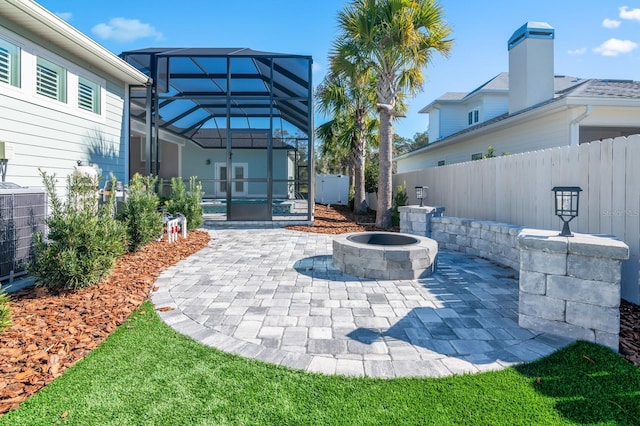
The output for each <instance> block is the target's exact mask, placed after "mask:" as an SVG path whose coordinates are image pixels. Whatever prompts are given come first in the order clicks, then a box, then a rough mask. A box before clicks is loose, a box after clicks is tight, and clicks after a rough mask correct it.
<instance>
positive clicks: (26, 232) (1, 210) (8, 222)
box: [0, 182, 47, 281]
mask: <svg viewBox="0 0 640 426" xmlns="http://www.w3.org/2000/svg"><path fill="white" fill-rule="evenodd" d="M46 217H47V196H46V194H45V192H44V191H43V190H40V189H33V188H25V187H21V186H18V185H16V184H14V183H10V182H0V281H5V280H7V279H9V280H10V279H12V278H14V277H16V276H20V275H24V274H26V273H27V271H26V265H27V263H28V262H29V261H30V260H31V259H32V256H33V234H34V233H35V232H44V231H45V220H46Z"/></svg>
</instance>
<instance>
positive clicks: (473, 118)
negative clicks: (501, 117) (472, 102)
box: [467, 108, 480, 126]
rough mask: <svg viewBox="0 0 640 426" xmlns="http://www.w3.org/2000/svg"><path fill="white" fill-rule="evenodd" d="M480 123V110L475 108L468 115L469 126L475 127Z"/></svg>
mask: <svg viewBox="0 0 640 426" xmlns="http://www.w3.org/2000/svg"><path fill="white" fill-rule="evenodd" d="M479 121H480V110H479V109H478V108H474V109H472V110H470V111H469V112H468V113H467V125H469V126H473V125H475V124H478V122H479Z"/></svg>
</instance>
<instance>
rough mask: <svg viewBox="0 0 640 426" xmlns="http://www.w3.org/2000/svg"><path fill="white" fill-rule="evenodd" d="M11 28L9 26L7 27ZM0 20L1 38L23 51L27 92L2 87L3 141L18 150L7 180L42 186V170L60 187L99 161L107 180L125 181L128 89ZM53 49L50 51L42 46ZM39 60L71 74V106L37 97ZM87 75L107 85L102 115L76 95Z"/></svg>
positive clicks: (23, 82)
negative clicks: (81, 167)
mask: <svg viewBox="0 0 640 426" xmlns="http://www.w3.org/2000/svg"><path fill="white" fill-rule="evenodd" d="M5 25H6V26H5ZM7 26H9V27H10V26H11V25H10V24H7V23H6V22H4V21H3V20H2V19H0V37H3V38H4V39H6V40H8V41H10V42H12V43H14V44H16V45H18V46H19V47H20V48H21V87H20V88H16V87H13V86H9V85H7V84H3V83H0V140H3V141H5V142H9V143H11V144H12V145H13V147H14V153H15V155H14V158H13V159H11V160H9V163H8V167H7V178H6V180H7V181H9V182H13V183H16V184H18V185H21V186H31V187H38V186H42V180H41V177H40V175H39V172H38V168H40V169H42V170H44V171H46V172H48V173H55V174H56V175H57V177H58V181H59V186H60V187H61V188H62V187H63V186H64V184H65V180H66V176H67V175H69V174H70V173H72V172H73V170H74V166H76V164H77V161H79V160H80V161H90V162H94V163H96V164H97V165H98V167H100V168H101V169H102V173H103V175H104V176H108V175H109V173H113V174H114V175H115V176H116V177H117V178H118V179H124V177H125V172H126V167H125V164H124V158H125V156H124V150H125V149H126V145H125V139H124V137H123V108H124V94H125V90H126V89H125V84H124V83H122V82H118V81H114V80H113V79H112V78H110V76H107V75H104V74H98V73H95V72H90V71H87V70H86V67H83V66H82V65H81V63H82V61H80V60H77V61H76V60H75V59H74V58H72V57H70V55H68V54H66V53H65V52H61V51H58V50H56V49H55V48H53V47H51V45H50V44H49V43H47V42H46V41H42V40H38V39H37V38H36V37H32V36H30V35H28V34H24V33H22V34H16V32H19V31H20V30H19V29H15V28H12V29H11V30H9V29H8V28H7ZM43 45H44V46H48V48H45V47H42V46H43ZM37 56H41V57H44V58H46V59H47V60H49V61H51V62H54V63H55V64H57V65H60V66H63V67H65V68H66V69H67V91H68V95H67V103H62V102H58V101H55V100H52V99H48V98H45V97H43V96H40V95H38V94H36V93H35V80H36V77H35V73H36V70H35V64H36V59H37ZM78 76H82V77H85V78H88V79H90V80H91V81H94V82H96V83H98V84H100V85H101V114H100V115H97V114H94V113H91V112H88V111H84V110H80V109H78V107H77V104H76V98H75V97H74V96H71V95H70V92H71V90H76V89H75V88H77V78H78Z"/></svg>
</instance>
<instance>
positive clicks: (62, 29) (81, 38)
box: [0, 0, 149, 84]
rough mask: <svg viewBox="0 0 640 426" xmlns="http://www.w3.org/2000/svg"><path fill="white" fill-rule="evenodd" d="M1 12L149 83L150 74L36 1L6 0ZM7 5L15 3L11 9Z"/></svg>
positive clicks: (106, 68)
mask: <svg viewBox="0 0 640 426" xmlns="http://www.w3.org/2000/svg"><path fill="white" fill-rule="evenodd" d="M2 3H3V7H1V8H0V14H2V15H3V16H4V17H6V18H7V19H9V20H10V21H12V22H15V23H16V24H17V25H19V26H21V27H23V28H25V29H27V30H29V31H30V32H32V33H34V34H36V35H38V36H40V37H42V38H44V39H46V40H47V41H49V42H50V43H52V44H54V45H55V46H58V47H60V48H61V49H63V50H65V51H67V52H70V53H72V54H74V55H75V56H77V57H79V58H81V59H83V60H84V61H86V62H87V63H89V64H90V65H91V66H93V67H95V68H96V69H99V70H101V71H102V72H104V73H106V74H107V75H111V76H113V77H116V78H118V79H119V80H121V81H123V82H125V83H128V84H146V83H147V82H149V77H147V76H146V75H145V74H144V73H142V72H140V71H138V70H137V69H135V68H134V67H132V66H131V65H129V64H127V63H126V62H125V61H123V60H122V59H120V58H119V57H118V56H116V55H115V54H113V53H112V52H111V51H109V50H108V49H106V48H105V47H103V46H102V45H100V44H98V43H97V42H95V41H94V40H92V39H90V38H89V37H87V36H86V35H84V34H83V33H81V32H80V31H78V30H77V29H75V28H74V27H72V26H71V25H69V24H68V23H67V22H65V21H64V20H62V19H61V18H59V17H58V16H56V15H54V14H53V13H51V12H50V11H48V10H47V9H45V8H43V7H42V6H40V5H39V4H37V3H36V2H34V1H24V0H2ZM7 6H11V7H12V8H11V9H9V8H8V7H7Z"/></svg>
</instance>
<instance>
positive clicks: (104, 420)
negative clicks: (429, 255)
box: [0, 302, 640, 425]
mask: <svg viewBox="0 0 640 426" xmlns="http://www.w3.org/2000/svg"><path fill="white" fill-rule="evenodd" d="M639 422H640V369H639V368H637V367H635V366H633V365H632V364H631V363H629V362H627V361H625V360H624V359H622V358H621V357H619V356H618V355H616V354H614V353H613V352H611V351H610V350H608V349H606V348H604V347H600V346H597V345H593V344H588V343H577V344H574V345H571V346H570V347H568V348H566V349H564V350H561V351H559V352H557V353H555V354H553V355H551V356H550V357H547V358H545V359H543V360H541V361H538V362H535V363H531V364H528V365H524V366H519V367H517V368H510V369H506V370H503V371H499V372H490V373H483V374H475V375H464V376H455V377H449V378H442V379H393V380H384V379H370V378H345V377H338V376H323V375H319V374H308V373H304V372H300V371H293V370H289V369H287V368H282V367H277V366H273V365H269V364H265V363H262V362H259V361H255V360H247V359H244V358H241V357H238V356H234V355H229V354H225V353H222V352H220V351H217V350H215V349H211V348H208V347H205V346H202V345H200V344H199V343H197V342H195V341H193V340H191V339H190V338H188V337H185V336H182V335H180V334H178V333H176V332H174V331H173V330H172V329H171V328H169V327H168V326H166V325H165V324H164V323H162V321H160V319H159V318H158V317H157V315H156V314H155V312H154V311H153V308H152V306H151V304H150V303H149V302H145V303H144V304H143V305H142V307H141V308H140V309H139V310H138V311H136V313H134V314H133V315H132V317H131V318H130V320H129V322H128V323H127V324H125V325H123V326H122V327H120V328H119V329H118V330H117V331H116V332H115V333H113V334H112V335H111V336H110V337H109V338H108V339H107V340H106V341H105V342H104V343H103V344H102V345H100V347H99V348H97V349H96V350H95V351H93V352H92V353H91V354H90V355H89V356H87V357H86V358H85V359H83V360H82V361H80V362H78V363H77V364H76V365H75V366H74V367H72V368H71V369H69V370H68V371H67V372H66V373H65V374H64V375H62V376H61V377H60V378H58V379H57V380H56V381H54V382H53V383H52V384H50V385H49V386H47V387H46V388H44V389H43V390H42V391H40V392H39V393H37V394H36V395H34V396H33V397H31V398H30V399H29V400H27V401H26V402H25V403H23V404H22V406H21V407H20V409H18V410H16V411H13V412H9V413H7V414H6V415H5V416H4V417H2V418H0V425H54V424H65V425H248V424H260V425H402V424H407V425H416V424H429V425H448V424H452V425H453V424H455V425H466V424H470V425H502V424H504V425H532V424H538V425H552V424H629V425H631V424H635V425H637V424H639Z"/></svg>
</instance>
